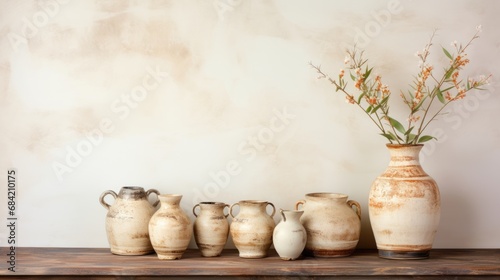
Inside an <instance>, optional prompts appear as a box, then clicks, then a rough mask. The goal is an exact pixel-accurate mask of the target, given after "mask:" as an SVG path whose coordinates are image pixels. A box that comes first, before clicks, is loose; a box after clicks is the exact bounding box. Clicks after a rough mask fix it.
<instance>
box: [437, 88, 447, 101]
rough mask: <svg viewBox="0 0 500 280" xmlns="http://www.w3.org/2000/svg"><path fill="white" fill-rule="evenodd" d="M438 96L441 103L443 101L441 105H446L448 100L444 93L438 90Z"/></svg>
mask: <svg viewBox="0 0 500 280" xmlns="http://www.w3.org/2000/svg"><path fill="white" fill-rule="evenodd" d="M436 96H437V98H438V99H439V101H441V103H443V104H445V103H446V100H445V99H444V96H443V93H442V92H441V90H440V89H437V93H436Z"/></svg>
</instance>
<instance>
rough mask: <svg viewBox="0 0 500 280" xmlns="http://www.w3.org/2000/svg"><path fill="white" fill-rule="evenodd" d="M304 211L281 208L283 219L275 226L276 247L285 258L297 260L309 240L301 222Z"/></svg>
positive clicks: (274, 242) (274, 238) (282, 257)
mask: <svg viewBox="0 0 500 280" xmlns="http://www.w3.org/2000/svg"><path fill="white" fill-rule="evenodd" d="M303 213H304V211H297V210H296V211H294V210H281V215H282V220H281V222H279V223H278V225H277V226H276V227H275V228H274V232H273V244H274V249H275V250H276V252H277V253H278V255H279V256H280V258H281V259H283V260H287V261H290V260H296V259H297V258H299V257H300V255H301V254H302V251H303V250H304V247H305V246H306V242H307V232H306V229H305V228H304V226H302V224H301V223H300V217H301V216H302V214H303Z"/></svg>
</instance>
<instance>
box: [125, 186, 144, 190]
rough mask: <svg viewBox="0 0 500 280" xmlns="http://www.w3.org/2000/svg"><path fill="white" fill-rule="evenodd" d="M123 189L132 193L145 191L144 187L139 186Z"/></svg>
mask: <svg viewBox="0 0 500 280" xmlns="http://www.w3.org/2000/svg"><path fill="white" fill-rule="evenodd" d="M122 189H124V190H131V191H139V190H142V191H143V190H144V188H143V187H139V186H123V187H122Z"/></svg>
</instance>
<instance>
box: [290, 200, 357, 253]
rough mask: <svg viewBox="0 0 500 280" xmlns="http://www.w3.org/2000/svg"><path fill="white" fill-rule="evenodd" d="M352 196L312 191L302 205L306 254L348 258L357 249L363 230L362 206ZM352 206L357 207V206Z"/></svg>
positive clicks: (299, 203)
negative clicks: (350, 197)
mask: <svg viewBox="0 0 500 280" xmlns="http://www.w3.org/2000/svg"><path fill="white" fill-rule="evenodd" d="M347 198H348V196H347V195H345V194H337V193H310V194H306V199H305V200H301V201H298V202H297V204H296V205H295V208H296V209H298V208H299V206H300V205H301V204H302V205H303V209H304V215H303V216H302V218H301V219H300V221H301V222H302V224H303V225H304V228H305V229H306V232H307V243H306V247H305V250H304V253H305V254H306V255H311V256H315V257H345V256H349V255H351V254H352V253H353V252H354V250H355V249H356V245H357V244H358V241H359V235H360V232H361V206H360V205H359V203H358V202H356V201H354V200H347ZM352 206H355V208H354V209H353V208H352Z"/></svg>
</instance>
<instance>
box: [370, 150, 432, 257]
mask: <svg viewBox="0 0 500 280" xmlns="http://www.w3.org/2000/svg"><path fill="white" fill-rule="evenodd" d="M387 147H388V149H389V152H390V155H391V159H390V162H389V166H388V167H387V169H386V170H385V171H384V173H382V174H381V175H380V176H379V177H377V178H376V179H375V181H374V182H373V184H372V187H371V190H370V195H369V213H370V223H371V226H372V229H373V234H374V235H375V241H376V243H377V248H378V250H379V256H380V257H383V258H389V259H421V258H427V257H428V256H429V252H430V250H431V248H432V243H433V242H434V236H435V234H436V231H437V228H438V225H439V218H440V199H441V198H440V194H439V189H438V186H437V184H436V182H435V181H434V180H433V179H432V178H431V177H429V175H427V174H426V173H425V171H424V170H423V169H422V167H421V165H420V162H419V153H420V150H421V149H422V147H423V145H391V144H388V145H387Z"/></svg>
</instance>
